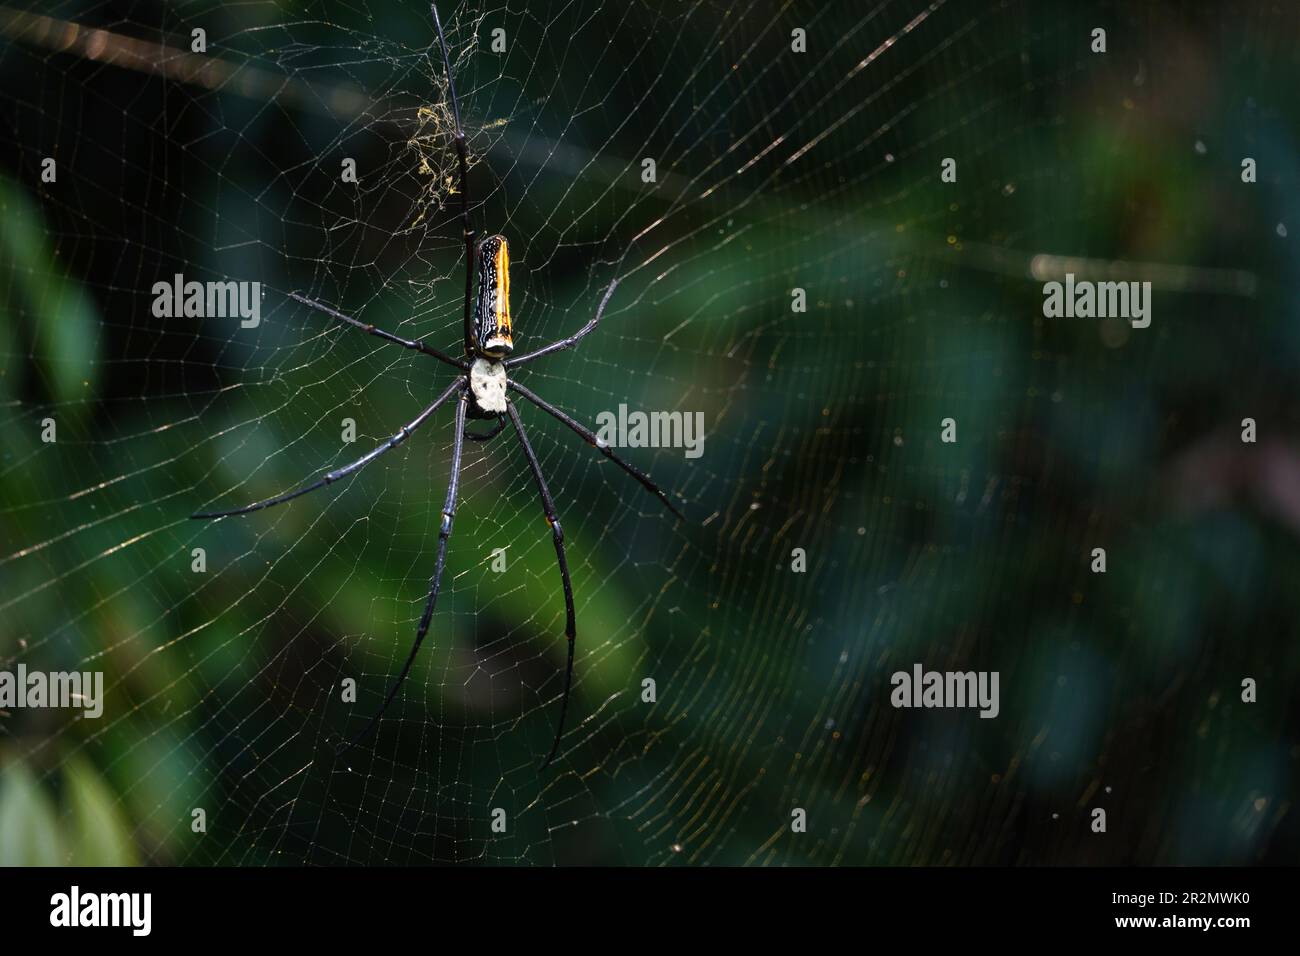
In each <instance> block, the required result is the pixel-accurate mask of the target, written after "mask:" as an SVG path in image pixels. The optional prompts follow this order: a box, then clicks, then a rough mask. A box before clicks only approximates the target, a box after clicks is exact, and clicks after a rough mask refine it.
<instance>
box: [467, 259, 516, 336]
mask: <svg viewBox="0 0 1300 956" xmlns="http://www.w3.org/2000/svg"><path fill="white" fill-rule="evenodd" d="M475 259H476V260H477V261H476V263H475V266H476V268H477V271H478V294H477V295H476V296H475V297H474V338H475V341H476V344H477V346H478V350H479V352H480V353H482V354H483V355H485V356H487V357H488V358H493V359H500V358H505V357H506V356H507V355H509V354H510V353H511V351H513V349H514V342H513V341H512V339H511V327H510V247H509V244H508V243H507V242H506V237H505V236H488V237H487V238H486V239H484V240H483V241H482V242H480V243H479V245H478V252H477V255H476V256H475Z"/></svg>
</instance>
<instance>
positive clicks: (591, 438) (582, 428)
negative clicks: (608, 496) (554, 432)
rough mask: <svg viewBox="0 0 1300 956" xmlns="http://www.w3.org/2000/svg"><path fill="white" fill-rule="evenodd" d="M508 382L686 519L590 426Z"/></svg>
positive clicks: (642, 474)
mask: <svg viewBox="0 0 1300 956" xmlns="http://www.w3.org/2000/svg"><path fill="white" fill-rule="evenodd" d="M507 384H508V385H509V387H510V388H513V389H514V390H515V391H516V392H518V393H519V394H520V395H522V396H523V397H524V398H526V399H528V400H529V401H530V402H532V403H533V404H534V405H536V406H537V407H538V408H540V409H541V410H542V411H544V412H549V413H550V414H552V415H554V416H555V417H556V418H558V419H559V420H560V421H562V422H564V424H566V425H568V426H569V427H570V428H572V429H573V430H574V431H575V432H577V433H578V434H579V435H581V436H582V437H583V438H585V439H586V440H587V444H589V445H591V446H592V447H593V448H597V449H599V450H600V453H601V454H602V455H604V456H605V457H606V458H608V459H609V460H610V461H612V462H614V464H616V465H618V467H620V468H622V469H623V470H624V471H626V472H627V473H628V474H629V475H631V476H632V477H633V478H635V479H636V480H637V481H639V482H641V484H642V485H643V486H644V487H645V489H646V490H647V491H649V492H650V493H651V494H653V495H654V496H655V497H656V498H658V499H659V500H660V501H662V502H663V503H664V506H665V507H667V509H668V510H669V511H671V512H672V513H673V514H675V515H676V516H677V517H678V518H681V519H682V520H683V521H685V520H686V516H685V515H684V514H682V513H681V512H680V511H678V510H677V507H676V506H675V505H674V504H673V503H672V502H671V501H670V500H669V499H668V496H667V495H666V494H664V493H663V491H661V490H660V488H659V486H658V485H656V484H655V483H654V482H653V481H651V480H650V476H649V475H647V474H646V473H645V472H644V471H642V470H641V469H640V468H637V467H636V466H635V465H630V464H628V463H627V462H625V461H624V460H623V459H622V458H620V457H618V455H616V454H614V452H613V450H612V449H610V448H609V447H608V446H606V445H602V444H601V443H600V442H598V441H597V440H596V434H595V432H593V431H592V430H591V429H590V428H588V427H587V426H586V425H583V424H582V423H581V422H578V421H576V420H574V419H573V418H571V417H570V416H568V415H566V414H565V413H564V412H562V411H560V410H559V409H558V408H556V407H555V406H554V405H552V404H551V403H550V402H548V401H547V400H546V399H544V398H542V397H541V396H540V395H538V394H537V393H536V392H533V391H531V390H529V389H527V388H524V387H523V386H522V385H520V384H519V383H518V382H516V381H515V380H514V379H511V380H510V381H509V382H508V383H507Z"/></svg>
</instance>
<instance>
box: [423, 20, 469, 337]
mask: <svg viewBox="0 0 1300 956" xmlns="http://www.w3.org/2000/svg"><path fill="white" fill-rule="evenodd" d="M429 9H430V10H432V11H433V25H434V28H435V29H436V30H437V31H438V46H439V47H440V48H441V49H442V66H443V69H444V70H445V71H446V73H447V93H448V95H449V96H450V97H451V116H452V119H454V120H455V121H456V133H455V135H454V136H453V137H452V142H453V144H454V145H455V147H456V159H457V162H458V164H459V166H460V222H461V229H462V230H463V232H464V234H465V354H467V355H477V354H478V342H476V341H475V340H474V326H473V320H472V319H471V314H470V303H471V302H472V301H473V298H474V286H473V281H474V230H473V229H472V228H470V221H469V151H468V149H467V148H466V146H465V130H464V129H463V128H462V127H461V125H460V101H459V100H458V99H457V98H456V83H455V81H454V80H452V78H451V56H450V55H449V54H448V53H447V38H446V37H445V36H443V34H442V21H441V20H440V19H438V5H437V4H436V3H431V4H429Z"/></svg>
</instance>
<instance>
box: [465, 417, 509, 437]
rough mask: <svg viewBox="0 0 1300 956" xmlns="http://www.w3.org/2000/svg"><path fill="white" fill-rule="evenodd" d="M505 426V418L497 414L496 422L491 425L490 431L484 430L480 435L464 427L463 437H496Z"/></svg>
mask: <svg viewBox="0 0 1300 956" xmlns="http://www.w3.org/2000/svg"><path fill="white" fill-rule="evenodd" d="M505 427H506V420H505V418H503V417H502V416H500V415H498V416H497V423H496V424H495V425H494V426H492V430H491V431H489V432H486V433H484V434H482V435H476V434H475V433H474V432H472V431H470V430H469V429H468V428H466V429H465V437H466V438H468V439H469V440H470V441H487V440H488V439H489V438H496V437H497V436H498V435H500V434H501V433H502V432H503V431H505Z"/></svg>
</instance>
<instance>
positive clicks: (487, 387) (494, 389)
mask: <svg viewBox="0 0 1300 956" xmlns="http://www.w3.org/2000/svg"><path fill="white" fill-rule="evenodd" d="M469 389H470V391H471V392H472V393H473V395H474V404H475V405H476V406H477V409H476V411H479V412H482V413H483V414H484V416H488V415H503V414H505V410H506V367H505V366H504V365H502V364H501V363H500V362H493V361H490V360H488V359H484V358H476V359H475V360H474V362H473V364H472V365H470V367H469Z"/></svg>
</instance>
